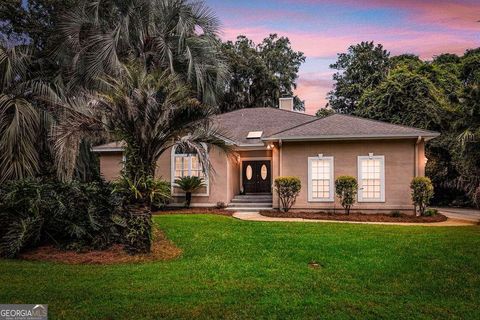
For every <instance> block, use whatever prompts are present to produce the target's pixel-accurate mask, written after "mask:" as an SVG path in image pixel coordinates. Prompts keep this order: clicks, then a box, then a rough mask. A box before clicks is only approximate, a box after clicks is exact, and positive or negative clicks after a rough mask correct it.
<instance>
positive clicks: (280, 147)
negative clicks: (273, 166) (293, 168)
mask: <svg viewBox="0 0 480 320" xmlns="http://www.w3.org/2000/svg"><path fill="white" fill-rule="evenodd" d="M278 149H279V152H280V161H279V172H278V174H279V176H280V177H281V176H282V172H283V170H282V165H283V151H282V150H283V148H282V139H280V140H278Z"/></svg>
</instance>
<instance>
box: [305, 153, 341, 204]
mask: <svg viewBox="0 0 480 320" xmlns="http://www.w3.org/2000/svg"><path fill="white" fill-rule="evenodd" d="M313 160H328V161H329V162H330V197H329V198H328V199H319V198H314V197H313V196H312V192H311V191H312V190H313V186H312V161H313ZM334 173H335V163H334V158H333V157H324V156H321V157H320V156H319V157H308V190H307V192H308V202H334V201H335V189H334V181H333V178H334Z"/></svg>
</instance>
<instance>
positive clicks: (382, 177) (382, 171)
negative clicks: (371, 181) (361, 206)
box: [357, 155, 385, 203]
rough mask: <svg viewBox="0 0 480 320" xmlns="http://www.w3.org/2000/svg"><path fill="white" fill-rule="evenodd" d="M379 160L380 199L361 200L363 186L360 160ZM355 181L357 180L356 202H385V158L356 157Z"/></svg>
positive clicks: (372, 156)
mask: <svg viewBox="0 0 480 320" xmlns="http://www.w3.org/2000/svg"><path fill="white" fill-rule="evenodd" d="M370 159H375V160H380V162H381V166H380V199H378V200H377V199H363V184H362V170H361V161H362V160H370ZM357 179H358V202H370V203H378V202H385V156H374V155H370V156H358V157H357Z"/></svg>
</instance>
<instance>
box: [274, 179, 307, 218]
mask: <svg viewBox="0 0 480 320" xmlns="http://www.w3.org/2000/svg"><path fill="white" fill-rule="evenodd" d="M274 184H275V191H276V192H277V194H278V198H279V199H280V203H281V205H282V208H281V209H282V210H283V211H285V212H288V210H290V208H291V207H292V206H293V205H294V204H295V201H296V200H297V197H298V194H299V193H300V190H301V189H302V183H301V181H300V179H299V178H297V177H278V178H276V179H275V183H274Z"/></svg>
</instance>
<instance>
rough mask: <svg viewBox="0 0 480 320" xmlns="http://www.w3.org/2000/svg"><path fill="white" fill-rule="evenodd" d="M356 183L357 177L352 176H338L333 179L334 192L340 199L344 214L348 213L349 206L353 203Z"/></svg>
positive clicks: (355, 194)
mask: <svg viewBox="0 0 480 320" xmlns="http://www.w3.org/2000/svg"><path fill="white" fill-rule="evenodd" d="M357 190H358V183H357V179H355V177H352V176H340V177H338V178H337V180H335V193H336V194H337V197H338V198H339V199H340V203H341V204H342V207H343V208H344V209H345V214H350V208H351V207H352V205H353V204H354V203H355V197H356V196H357Z"/></svg>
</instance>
